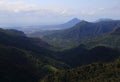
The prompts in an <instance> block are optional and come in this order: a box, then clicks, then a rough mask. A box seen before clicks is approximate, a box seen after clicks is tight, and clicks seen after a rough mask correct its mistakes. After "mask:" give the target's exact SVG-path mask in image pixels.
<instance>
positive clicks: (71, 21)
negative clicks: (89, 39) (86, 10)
mask: <svg viewBox="0 0 120 82" xmlns="http://www.w3.org/2000/svg"><path fill="white" fill-rule="evenodd" d="M80 21H81V20H80V19H78V18H73V19H71V20H70V21H68V22H69V23H73V22H74V23H79V22H80Z"/></svg>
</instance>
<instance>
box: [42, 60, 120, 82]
mask: <svg viewBox="0 0 120 82" xmlns="http://www.w3.org/2000/svg"><path fill="white" fill-rule="evenodd" d="M119 66H120V60H117V61H115V62H113V63H109V64H102V63H96V64H90V65H87V66H82V67H78V68H74V69H70V70H63V71H59V72H57V73H54V74H51V75H48V76H47V77H45V78H44V79H43V80H41V81H40V82H119V81H120V67H119Z"/></svg>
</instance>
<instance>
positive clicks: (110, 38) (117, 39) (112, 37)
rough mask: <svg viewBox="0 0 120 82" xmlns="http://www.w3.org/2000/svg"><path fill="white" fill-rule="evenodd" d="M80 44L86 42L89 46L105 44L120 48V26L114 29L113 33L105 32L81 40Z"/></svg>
mask: <svg viewBox="0 0 120 82" xmlns="http://www.w3.org/2000/svg"><path fill="white" fill-rule="evenodd" d="M80 44H85V45H87V46H88V47H89V48H92V47H95V46H98V45H103V46H108V47H113V48H120V26H118V27H117V29H115V30H113V31H112V32H111V33H107V34H103V35H100V36H95V37H91V38H87V39H85V40H83V41H82V42H80Z"/></svg>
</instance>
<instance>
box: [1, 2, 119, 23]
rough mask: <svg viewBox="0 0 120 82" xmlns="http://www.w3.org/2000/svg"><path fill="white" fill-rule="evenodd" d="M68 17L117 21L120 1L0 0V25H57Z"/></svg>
mask: <svg viewBox="0 0 120 82" xmlns="http://www.w3.org/2000/svg"><path fill="white" fill-rule="evenodd" d="M72 18H79V19H84V20H88V21H94V20H96V19H99V18H112V19H120V0H0V25H45V24H59V23H63V22H66V21H68V20H70V19H72Z"/></svg>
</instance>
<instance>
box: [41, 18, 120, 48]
mask: <svg viewBox="0 0 120 82" xmlns="http://www.w3.org/2000/svg"><path fill="white" fill-rule="evenodd" d="M119 25H120V21H119V20H113V21H101V22H96V23H91V22H87V21H81V22H80V23H78V24H76V25H75V26H73V27H72V28H69V29H65V30H60V31H57V32H54V33H51V34H48V35H45V36H43V37H42V39H43V40H45V41H46V42H48V43H49V44H51V45H54V46H55V45H57V46H59V45H60V46H61V47H65V46H74V45H75V44H78V43H79V42H80V41H82V40H83V39H85V38H88V37H93V36H97V35H102V34H106V33H110V32H112V31H113V30H115V29H116V28H118V27H119ZM61 44H62V45H61ZM72 44H74V45H72Z"/></svg>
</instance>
